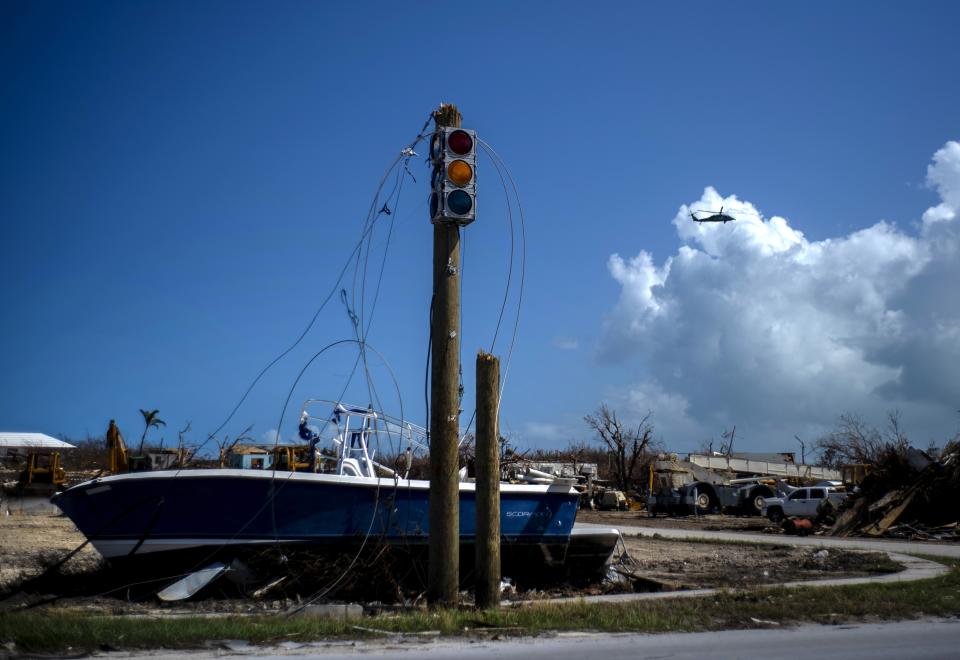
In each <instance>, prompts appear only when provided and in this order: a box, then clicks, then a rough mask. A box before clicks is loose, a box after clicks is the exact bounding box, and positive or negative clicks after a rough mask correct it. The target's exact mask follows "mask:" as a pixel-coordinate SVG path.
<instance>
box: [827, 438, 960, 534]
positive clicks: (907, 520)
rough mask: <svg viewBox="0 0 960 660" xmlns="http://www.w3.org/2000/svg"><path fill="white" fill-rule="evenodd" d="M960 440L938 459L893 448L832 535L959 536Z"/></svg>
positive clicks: (843, 512) (854, 495) (862, 486)
mask: <svg viewBox="0 0 960 660" xmlns="http://www.w3.org/2000/svg"><path fill="white" fill-rule="evenodd" d="M958 500H960V442H958V441H953V442H950V443H948V444H947V445H946V447H944V449H943V451H942V452H940V457H939V459H937V460H934V459H933V458H931V457H930V456H929V455H928V454H926V453H925V452H922V451H920V450H918V449H915V448H913V447H910V448H908V449H906V450H905V451H896V450H893V449H891V450H889V451H887V452H886V453H885V455H884V456H883V457H881V459H880V460H879V461H877V463H875V464H874V465H873V466H872V467H871V469H870V472H869V474H867V475H865V476H864V478H863V480H862V481H861V482H860V484H859V485H858V486H857V487H856V489H855V490H854V492H853V493H852V494H851V496H850V498H849V499H848V500H847V502H846V503H845V504H844V505H843V506H841V507H840V508H839V509H838V511H837V512H836V522H835V523H834V524H833V527H832V529H831V530H830V534H831V535H832V536H841V537H843V536H853V535H865V536H887V537H894V538H905V539H914V540H937V541H943V540H960V529H958V527H960V509H958V508H957V501H958Z"/></svg>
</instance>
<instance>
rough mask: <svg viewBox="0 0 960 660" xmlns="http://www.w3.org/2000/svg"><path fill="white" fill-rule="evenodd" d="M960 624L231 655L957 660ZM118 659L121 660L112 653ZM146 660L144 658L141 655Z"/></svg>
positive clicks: (397, 642) (392, 643) (326, 659)
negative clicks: (944, 659)
mask: <svg viewBox="0 0 960 660" xmlns="http://www.w3.org/2000/svg"><path fill="white" fill-rule="evenodd" d="M958 643H960V620H957V619H947V620H933V621H930V620H927V621H904V622H898V623H884V624H865V625H857V626H800V627H797V628H789V629H785V630H784V629H764V630H728V631H723V632H711V633H670V634H663V635H635V634H629V635H600V634H572V635H558V636H556V637H539V638H521V639H515V640H514V639H511V640H504V641H495V642H490V641H469V640H463V639H461V640H438V641H425V640H419V641H416V640H413V639H409V638H408V639H403V640H401V639H391V640H387V641H382V642H362V643H351V644H346V643H338V644H317V645H314V644H307V645H302V646H299V645H287V646H285V647H283V648H273V649H257V648H255V647H249V646H243V645H238V646H236V647H235V648H232V649H230V648H229V647H228V649H225V650H227V651H228V652H230V651H232V652H234V653H241V654H243V655H244V656H255V657H261V658H276V659H278V660H280V659H284V658H290V657H298V658H304V657H308V658H320V659H322V660H340V659H343V660H347V659H348V658H349V659H351V660H353V659H354V658H356V657H357V656H358V655H361V656H363V657H369V658H401V659H402V658H410V659H411V660H413V659H414V658H416V659H417V660H419V659H420V658H428V659H430V660H439V659H442V658H455V659H457V660H469V659H470V658H497V660H507V659H510V658H517V659H520V660H540V659H544V660H547V659H549V660H583V659H584V658H598V659H599V658H602V660H620V659H624V660H626V659H628V658H629V659H630V660H644V659H651V660H652V659H654V658H657V659H660V658H669V659H670V660H688V659H689V660H700V659H701V658H718V659H720V658H744V659H749V660H756V658H758V657H760V658H763V660H776V659H778V658H784V659H787V658H789V659H791V660H794V659H796V658H798V657H806V658H817V660H893V659H896V660H901V659H903V658H910V659H911V660H926V659H928V658H951V659H953V658H957V657H958V653H957V646H958ZM222 654H223V651H220V652H212V651H204V652H200V653H196V654H193V653H191V654H186V655H188V657H191V658H213V657H222ZM110 655H111V657H117V656H115V655H114V654H110ZM184 655H185V654H176V655H166V654H163V653H159V654H158V653H150V654H149V657H150V658H151V660H160V659H164V660H166V659H167V658H170V659H171V660H172V658H176V657H184ZM141 657H142V656H141Z"/></svg>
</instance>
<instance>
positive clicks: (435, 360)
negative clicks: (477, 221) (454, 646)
mask: <svg viewBox="0 0 960 660" xmlns="http://www.w3.org/2000/svg"><path fill="white" fill-rule="evenodd" d="M433 120H434V122H435V123H436V125H437V126H438V127H441V126H449V127H455V128H459V127H460V112H459V111H458V110H457V107H456V106H455V105H453V104H441V105H440V107H439V109H437V110H436V111H435V112H434V113H433ZM431 310H432V311H431V314H430V326H431V329H430V332H431V337H432V341H433V348H432V353H431V360H432V363H431V370H430V533H429V550H430V555H429V569H428V578H427V600H428V601H429V602H430V604H431V605H443V606H455V605H456V604H457V592H458V590H459V586H460V499H459V495H460V493H459V479H458V476H459V475H458V468H459V457H458V453H459V452H458V451H457V450H458V441H459V436H460V396H459V386H460V228H459V227H458V226H457V225H456V224H454V223H443V222H440V223H436V224H434V225H433V304H432V305H431Z"/></svg>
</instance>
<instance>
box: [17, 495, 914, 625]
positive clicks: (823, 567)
mask: <svg viewBox="0 0 960 660" xmlns="http://www.w3.org/2000/svg"><path fill="white" fill-rule="evenodd" d="M584 513H585V515H583V516H581V519H582V520H584V521H585V522H599V523H603V524H609V525H611V526H616V525H618V524H620V525H626V524H630V525H642V524H644V521H646V522H647V524H649V523H652V522H655V523H656V525H658V526H664V524H665V523H666V524H671V523H672V524H675V525H676V524H682V523H683V521H681V520H677V519H663V518H659V519H656V520H655V521H653V520H651V519H649V518H644V517H641V516H640V515H639V514H638V513H636V512H613V513H606V512H604V513H596V512H584ZM717 518H722V517H719V516H718V517H717ZM668 520H669V521H670V522H666V521H668ZM685 524H699V525H700V528H703V529H710V528H717V527H718V526H721V527H720V528H722V529H735V528H743V526H748V527H747V528H749V529H750V530H752V531H755V530H756V529H757V525H763V526H765V521H762V520H761V519H759V518H752V519H751V518H742V519H740V518H729V517H727V519H723V520H716V521H707V520H705V519H701V520H700V521H699V522H696V521H689V520H688V521H686V523H685ZM738 526H740V527H738ZM83 540H84V538H83V536H82V534H81V533H80V532H79V531H78V530H77V529H76V527H74V525H73V524H72V523H71V522H70V521H69V520H68V519H67V518H66V517H64V516H62V515H58V514H57V513H54V509H53V508H52V506H51V505H49V503H46V502H44V501H43V500H37V501H35V502H34V503H33V504H32V505H31V506H23V505H22V504H21V505H20V506H17V502H16V501H15V500H8V501H7V502H6V503H5V504H4V505H0V590H3V589H4V588H5V587H9V586H10V585H12V584H14V583H15V582H16V581H17V580H19V579H22V578H25V577H31V576H33V575H36V574H39V573H40V572H41V571H42V570H43V569H44V568H46V567H48V566H51V565H52V564H53V563H55V562H56V561H57V560H58V559H59V558H61V557H63V556H64V555H66V553H68V552H70V551H71V550H73V549H75V548H76V547H77V546H79V545H80V544H81V543H83ZM625 544H626V550H627V553H628V555H629V557H630V560H629V561H627V562H626V563H625V564H623V565H622V566H621V567H620V570H621V572H623V573H627V574H629V576H630V577H629V579H627V580H624V581H623V582H621V583H620V584H619V585H616V584H615V585H609V584H605V585H598V586H595V587H590V588H587V589H586V590H584V591H583V593H602V592H604V591H609V590H611V589H614V590H620V591H623V590H638V591H651V590H653V591H660V590H675V589H696V588H706V587H743V586H750V585H757V584H766V583H775V582H784V581H790V580H807V579H809V580H814V579H818V578H823V577H849V576H859V575H868V574H871V573H877V572H889V571H891V570H896V566H895V565H893V564H891V562H890V561H889V560H888V559H887V558H886V556H885V555H880V554H876V553H856V552H842V551H837V550H830V551H829V552H828V551H826V550H818V549H817V548H790V547H786V546H770V545H749V546H741V545H733V544H714V543H696V542H681V541H674V540H666V539H647V538H627V539H626V540H625ZM100 563H101V558H100V555H99V554H98V553H97V552H96V550H94V549H93V548H92V547H91V546H89V545H88V546H86V547H85V548H83V549H82V550H81V551H80V552H79V553H78V554H77V555H76V556H75V557H73V558H72V559H70V560H69V561H68V562H67V563H66V564H64V566H63V568H62V570H63V572H64V573H66V574H77V573H84V572H92V571H94V570H95V569H96V568H97V567H98V566H99V565H100ZM572 593H580V592H571V591H569V590H561V591H560V592H558V595H561V594H562V595H571V594H572ZM544 595H549V594H545V593H543V592H539V593H529V594H518V595H517V597H520V598H537V597H543V596H544ZM14 600H16V599H14ZM118 602H120V601H117V598H116V597H113V598H110V599H100V600H96V599H93V600H91V599H81V600H77V599H70V600H67V601H64V600H60V601H58V605H59V606H62V607H75V606H81V607H83V608H85V609H86V608H89V607H99V608H106V609H112V608H115V607H116V606H117V603H118ZM289 604H290V603H288V602H285V601H278V600H262V601H259V602H255V603H254V602H250V601H240V602H237V601H233V602H218V603H217V604H215V605H209V604H208V605H207V607H206V610H216V611H251V610H263V609H279V608H283V607H286V606H288V605H289ZM122 606H123V609H124V611H139V610H140V609H144V611H145V612H146V611H149V610H150V608H151V607H154V606H153V605H150V604H147V603H142V604H128V603H125V602H123V603H122ZM178 607H180V608H181V609H185V610H195V609H197V608H201V609H202V608H204V606H203V604H202V603H184V604H182V605H178ZM130 608H132V610H131V609H130Z"/></svg>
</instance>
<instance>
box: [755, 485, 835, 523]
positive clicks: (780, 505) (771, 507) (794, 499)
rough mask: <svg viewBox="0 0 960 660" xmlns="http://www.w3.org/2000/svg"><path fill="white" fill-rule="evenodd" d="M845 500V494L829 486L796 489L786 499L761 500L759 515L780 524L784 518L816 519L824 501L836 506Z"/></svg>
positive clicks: (768, 498)
mask: <svg viewBox="0 0 960 660" xmlns="http://www.w3.org/2000/svg"><path fill="white" fill-rule="evenodd" d="M846 498H847V494H846V493H844V492H840V491H837V490H836V489H835V488H832V487H830V486H809V487H804V488H797V489H796V490H794V491H792V492H791V493H789V494H788V495H787V496H786V497H767V498H764V500H763V508H762V509H761V515H764V516H766V517H767V518H769V519H770V521H771V522H780V521H781V520H783V519H784V518H793V517H797V518H816V517H817V512H818V510H819V508H820V505H821V504H822V503H823V502H824V500H827V501H829V502H830V503H831V504H832V505H833V506H837V505H838V504H840V503H841V502H842V501H843V500H845V499H846Z"/></svg>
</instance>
